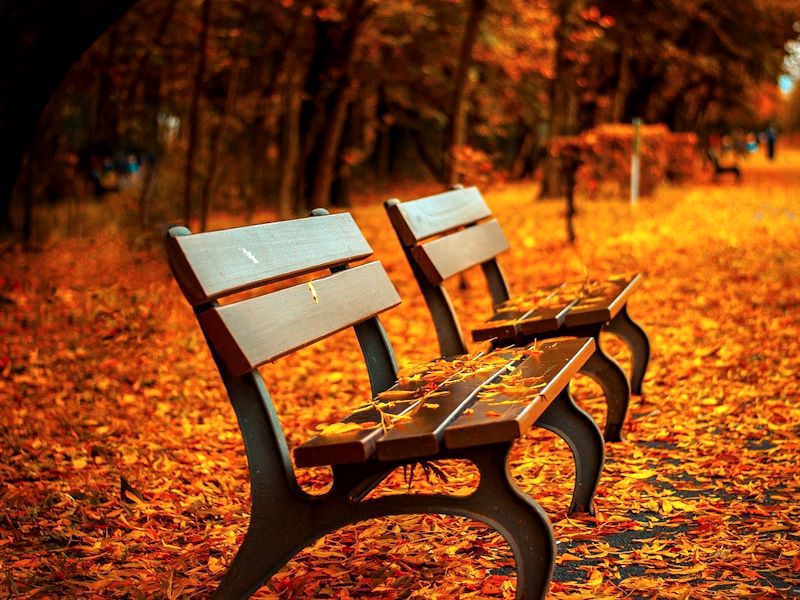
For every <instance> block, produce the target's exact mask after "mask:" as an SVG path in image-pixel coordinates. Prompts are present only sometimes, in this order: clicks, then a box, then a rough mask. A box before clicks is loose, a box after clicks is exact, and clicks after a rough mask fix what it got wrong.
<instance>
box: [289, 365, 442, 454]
mask: <svg viewBox="0 0 800 600" xmlns="http://www.w3.org/2000/svg"><path fill="white" fill-rule="evenodd" d="M427 385H428V381H427V380H423V379H420V380H418V381H405V382H404V383H397V384H395V385H394V386H392V387H391V388H390V389H389V390H388V393H389V394H394V395H395V396H397V395H398V394H400V395H402V393H403V392H405V393H406V395H407V397H408V398H410V399H412V401H408V402H406V401H398V402H396V403H395V404H394V406H386V407H384V408H383V409H382V410H383V412H385V413H386V414H388V415H392V416H397V415H403V414H406V413H408V412H409V411H410V410H412V409H413V408H414V406H415V402H414V401H413V398H414V397H415V396H417V395H421V394H422V392H421V391H420V388H423V387H425V386H427ZM376 402H381V399H380V398H378V399H376ZM380 421H381V415H380V412H379V411H378V410H377V409H376V408H373V407H369V408H367V409H366V410H359V411H358V412H354V413H352V414H350V415H348V416H347V417H345V418H344V419H342V420H341V421H340V422H339V423H341V424H344V425H359V428H357V429H356V428H351V429H349V430H347V431H338V432H337V431H336V428H335V427H334V429H333V430H332V431H331V433H324V432H323V433H321V434H319V435H316V436H314V437H313V438H311V439H310V440H308V441H307V442H305V443H304V444H303V445H301V446H298V447H297V448H295V449H294V460H295V464H296V465H297V466H298V467H317V466H321V465H340V464H349V463H357V462H364V461H365V460H367V459H368V458H370V457H371V456H372V455H373V454H374V453H375V443H376V442H377V440H378V439H379V438H380V437H381V436H382V435H383V428H382V427H380ZM370 425H372V426H370ZM339 429H341V428H339Z"/></svg>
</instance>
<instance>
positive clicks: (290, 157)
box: [278, 75, 303, 219]
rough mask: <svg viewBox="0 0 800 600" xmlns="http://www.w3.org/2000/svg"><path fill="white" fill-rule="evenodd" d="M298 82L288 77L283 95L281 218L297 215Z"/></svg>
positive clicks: (298, 149) (279, 198) (279, 190)
mask: <svg viewBox="0 0 800 600" xmlns="http://www.w3.org/2000/svg"><path fill="white" fill-rule="evenodd" d="M300 91H301V90H300V81H299V79H298V77H296V76H294V75H293V76H290V77H289V82H288V85H287V87H286V91H285V92H284V94H283V137H282V139H281V159H282V160H281V175H280V183H279V185H278V212H279V214H280V216H281V218H284V219H285V218H289V217H291V216H294V214H296V213H298V212H299V211H298V210H297V206H296V204H297V202H298V201H299V200H300V199H299V198H298V194H297V179H296V175H297V165H298V162H299V160H300V106H301V105H302V103H303V99H302V98H301V97H300Z"/></svg>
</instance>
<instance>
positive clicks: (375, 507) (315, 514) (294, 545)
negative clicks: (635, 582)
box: [212, 443, 556, 600]
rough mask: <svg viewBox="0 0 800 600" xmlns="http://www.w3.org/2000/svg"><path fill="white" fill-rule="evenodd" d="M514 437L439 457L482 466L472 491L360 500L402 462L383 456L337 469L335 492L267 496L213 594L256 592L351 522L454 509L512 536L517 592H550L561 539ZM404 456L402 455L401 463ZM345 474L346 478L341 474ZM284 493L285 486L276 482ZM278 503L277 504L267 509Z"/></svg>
mask: <svg viewBox="0 0 800 600" xmlns="http://www.w3.org/2000/svg"><path fill="white" fill-rule="evenodd" d="M510 449H511V444H510V443H501V444H491V445H487V446H479V447H475V448H467V449H464V450H459V451H457V452H452V453H443V454H441V455H439V456H437V457H436V458H462V459H466V460H469V461H471V462H473V463H474V464H475V465H476V466H477V467H478V470H479V471H480V483H479V484H478V488H477V489H476V490H475V492H474V493H473V494H471V495H469V496H445V495H421V494H400V495H391V496H383V497H380V498H376V499H374V500H367V501H363V502H361V501H359V500H358V498H359V497H362V496H363V495H364V494H365V493H366V492H365V490H366V489H367V488H369V487H374V485H377V483H378V482H379V480H380V479H381V477H380V476H381V474H383V475H385V474H387V473H388V472H389V471H391V470H392V469H393V468H394V467H395V466H397V464H390V463H383V464H377V463H375V462H370V463H363V464H360V465H346V466H344V468H336V469H334V473H335V476H334V477H335V479H334V487H333V489H332V490H331V492H329V493H328V494H326V495H324V496H321V497H316V498H313V499H309V498H298V497H294V498H293V504H292V506H291V508H289V507H287V506H286V505H285V504H284V502H287V501H289V496H288V495H287V496H286V497H284V498H280V499H277V500H275V499H274V498H270V499H269V500H266V498H264V502H265V504H264V505H261V508H260V509H257V508H256V507H255V506H254V512H253V516H252V518H251V522H250V527H249V529H248V531H247V535H245V539H244V541H243V542H242V545H241V547H240V548H239V551H238V552H237V554H236V557H235V558H234V560H233V562H232V563H231V565H230V568H229V570H228V572H227V573H226V574H225V577H224V579H223V580H222V582H221V583H220V585H219V587H218V588H217V590H216V591H215V592H214V594H213V595H212V598H214V599H215V600H220V599H225V600H228V599H234V598H235V599H241V598H248V597H249V596H250V595H251V594H253V593H254V592H255V591H256V590H257V589H258V588H259V587H260V586H261V585H263V584H264V583H265V582H266V581H267V580H268V579H269V577H271V576H272V575H273V574H274V573H275V572H276V571H277V570H278V569H280V568H281V567H282V566H283V565H284V564H286V562H288V560H289V559H291V557H292V556H294V555H295V554H296V553H297V552H299V551H300V550H301V549H303V548H304V547H306V546H308V545H309V544H311V543H313V542H314V541H315V540H316V539H318V538H320V537H322V536H323V535H325V534H327V533H330V532H331V531H334V530H336V529H338V528H340V527H342V526H344V525H347V524H348V523H355V522H357V521H362V520H364V519H370V518H374V517H383V516H388V515H399V514H447V515H456V516H462V517H468V518H471V519H475V520H477V521H481V522H483V523H486V524H487V525H489V526H490V527H493V528H494V529H495V530H497V531H498V532H499V533H500V534H501V535H502V536H503V538H505V540H506V541H507V542H508V544H509V546H510V547H511V550H512V551H513V553H514V558H515V559H516V562H517V596H516V597H517V598H519V599H522V600H543V599H544V598H545V595H546V594H547V588H548V587H549V585H550V579H551V577H552V574H553V567H554V563H555V553H556V548H555V539H554V536H553V531H552V528H551V526H550V520H549V519H548V517H547V515H546V513H545V512H544V510H542V508H541V507H540V506H539V505H538V504H537V503H536V502H535V501H534V500H533V499H532V498H531V497H530V496H528V495H526V494H523V493H522V492H520V491H519V490H518V489H517V488H516V486H515V485H514V483H513V481H512V479H511V477H510V475H509V473H508V469H507V462H508V453H509V451H510ZM398 464H402V463H398ZM359 473H360V475H359ZM337 475H340V476H341V477H340V478H339V479H340V480H339V482H338V483H337V482H336V476H337ZM275 491H276V492H277V496H283V495H284V494H283V493H282V492H281V491H280V490H275ZM267 505H272V506H273V509H274V510H273V512H270V511H269V510H261V509H265V508H268V507H267Z"/></svg>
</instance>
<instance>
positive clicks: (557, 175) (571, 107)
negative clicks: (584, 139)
mask: <svg viewBox="0 0 800 600" xmlns="http://www.w3.org/2000/svg"><path fill="white" fill-rule="evenodd" d="M582 6H583V1H582V0H560V1H559V2H558V6H557V13H558V18H559V23H558V26H557V27H556V33H555V38H556V39H555V41H556V68H555V72H556V73H557V77H556V78H555V79H553V81H552V83H551V87H550V132H549V133H550V137H551V138H552V137H556V136H562V135H574V134H576V133H578V131H577V128H578V106H579V98H578V89H577V83H576V79H577V73H576V70H577V67H576V64H575V60H574V58H573V57H572V56H571V50H572V48H571V45H572V42H571V41H570V35H571V34H572V31H573V28H574V25H573V20H574V19H575V18H576V13H577V12H578V11H579V10H580V9H581V8H582ZM561 175H562V170H561V166H560V165H559V160H558V158H556V157H553V156H548V158H547V160H546V161H545V164H544V173H543V177H542V189H541V192H540V194H539V195H540V197H542V198H553V197H557V196H559V195H560V193H561V190H562V181H561Z"/></svg>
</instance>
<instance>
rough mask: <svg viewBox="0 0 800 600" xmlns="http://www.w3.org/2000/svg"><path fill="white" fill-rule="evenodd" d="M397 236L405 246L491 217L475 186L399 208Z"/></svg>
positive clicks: (413, 201)
mask: <svg viewBox="0 0 800 600" xmlns="http://www.w3.org/2000/svg"><path fill="white" fill-rule="evenodd" d="M399 210H400V213H401V214H402V215H403V219H399V220H398V223H397V225H398V226H399V227H398V234H399V235H400V238H401V240H402V241H403V243H404V244H405V245H406V246H413V245H414V244H416V243H417V242H420V241H422V240H424V239H427V238H429V237H432V236H434V235H438V234H440V233H444V232H445V231H448V230H450V229H456V228H457V227H463V226H464V225H469V224H471V223H475V222H476V221H480V220H481V219H485V218H486V217H488V216H490V215H491V214H492V211H491V209H490V208H489V207H488V206H487V205H486V202H485V201H484V199H483V197H482V196H481V194H480V192H479V191H478V189H477V188H475V187H469V188H463V189H457V190H451V191H448V192H443V193H441V194H436V195H435V196H427V197H426V198H420V199H418V200H412V201H410V202H403V203H402V204H400V205H399Z"/></svg>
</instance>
